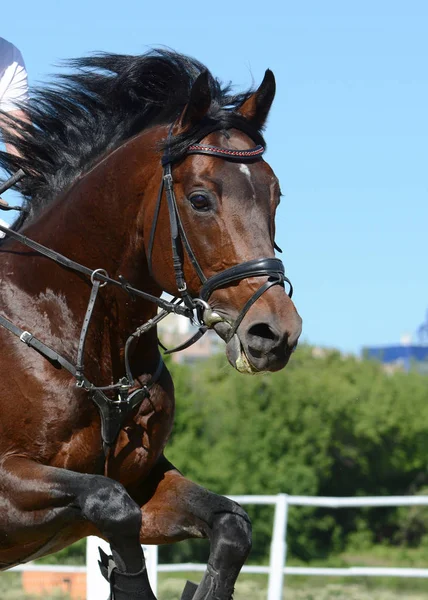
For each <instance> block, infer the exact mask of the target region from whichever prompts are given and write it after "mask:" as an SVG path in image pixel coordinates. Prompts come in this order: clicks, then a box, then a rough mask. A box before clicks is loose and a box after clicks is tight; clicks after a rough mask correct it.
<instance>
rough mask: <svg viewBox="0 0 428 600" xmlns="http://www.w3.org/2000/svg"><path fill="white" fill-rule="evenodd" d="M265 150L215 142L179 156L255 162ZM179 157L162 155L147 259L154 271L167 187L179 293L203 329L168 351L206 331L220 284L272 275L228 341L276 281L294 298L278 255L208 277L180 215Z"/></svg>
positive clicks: (194, 146) (235, 323) (233, 325)
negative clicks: (186, 265)
mask: <svg viewBox="0 0 428 600" xmlns="http://www.w3.org/2000/svg"><path fill="white" fill-rule="evenodd" d="M170 143H171V129H170V132H169V135H168V144H167V146H168V145H169V144H170ZM264 150H265V149H264V147H263V146H261V145H258V146H255V147H254V148H250V149H247V150H234V149H229V148H222V147H218V146H212V145H203V144H192V145H190V146H189V147H188V148H187V151H186V152H185V155H184V156H181V157H180V159H181V158H184V157H185V156H188V155H192V154H202V155H206V156H215V157H218V158H222V159H224V160H229V161H232V162H238V163H249V162H253V161H254V160H258V159H259V158H260V157H261V156H262V154H263V153H264ZM176 161H177V159H176V160H173V159H172V158H171V157H170V155H169V153H168V151H167V152H165V154H164V155H163V157H162V166H163V176H162V181H161V185H160V187H159V192H158V197H157V202H156V207H155V212H154V218H153V222H152V227H151V231H150V238H149V245H148V252H147V261H148V265H149V270H150V272H151V273H152V254H153V246H154V241H155V233H156V227H157V222H158V218H159V211H160V206H161V202H162V197H163V191H164V189H165V196H166V201H167V206H168V214H169V222H170V230H171V244H172V259H173V267H174V274H175V281H176V286H177V290H178V294H179V297H180V298H181V300H182V301H183V302H184V304H185V305H186V306H187V307H188V308H189V309H191V310H196V314H197V315H198V319H199V325H200V329H199V333H198V334H196V336H194V337H192V338H191V339H190V340H189V341H188V342H186V343H185V344H182V345H181V346H179V347H178V348H176V349H174V350H172V351H169V352H174V351H177V350H183V349H184V348H187V347H188V346H190V345H191V344H193V343H194V342H195V341H196V339H199V338H200V337H201V335H202V334H203V333H205V331H206V330H207V328H208V327H207V322H211V321H212V319H213V313H212V309H211V307H210V305H209V303H208V301H209V299H210V297H211V294H212V293H213V292H214V291H215V290H217V289H219V288H223V287H225V286H227V285H229V284H231V283H234V282H236V281H241V280H242V279H247V278H249V277H261V276H268V278H269V279H268V281H266V282H265V283H264V284H263V285H261V286H260V288H259V289H258V290H257V291H256V292H255V293H254V294H253V295H252V296H251V298H250V299H249V300H248V301H247V302H246V303H245V305H244V307H243V308H242V309H241V312H240V313H239V315H238V316H237V318H236V319H235V320H234V321H233V322H232V323H231V324H230V325H231V327H230V330H229V332H228V334H227V337H226V340H225V341H226V342H228V341H230V340H231V339H232V337H233V336H234V335H235V333H236V331H237V329H238V327H239V325H240V324H241V322H242V320H243V319H244V317H245V315H246V314H247V312H248V311H249V309H250V308H251V307H252V306H253V304H254V303H255V302H256V301H257V300H258V299H259V298H260V296H261V295H262V294H264V293H265V292H266V291H267V290H268V289H270V288H271V287H273V286H275V285H281V286H282V287H284V283H285V282H287V283H288V285H289V291H288V296H289V297H290V298H291V297H292V295H293V286H292V284H291V281H290V280H289V279H288V278H287V277H286V276H285V271H284V265H283V263H282V261H281V260H280V259H279V258H271V257H269V258H256V259H253V260H250V261H247V262H244V263H240V264H238V265H234V266H232V267H229V268H228V269H225V270H224V271H221V272H220V273H216V274H215V275H212V276H211V277H208V278H207V277H206V276H205V274H204V272H203V269H202V268H201V266H200V264H199V261H198V260H197V258H196V256H195V253H194V252H193V250H192V247H191V245H190V242H189V240H188V237H187V235H186V231H185V229H184V227H183V223H182V221H181V218H180V213H179V210H178V205H177V199H176V196H175V192H174V180H173V176H172V166H173V164H174V162H176ZM275 247H276V249H277V250H279V251H280V249H279V248H278V246H276V244H275ZM183 248H184V249H185V251H186V253H187V256H188V258H189V260H190V263H191V264H192V266H193V268H194V270H195V272H196V273H197V275H198V277H199V280H200V282H201V284H202V287H201V289H200V291H199V297H198V298H193V297H192V296H191V295H190V294H189V292H188V289H187V284H186V280H185V276H184V269H183V260H182V256H183V252H182V250H183ZM215 318H216V320H217V322H218V321H219V320H224V319H221V318H220V317H219V316H218V315H216V316H215Z"/></svg>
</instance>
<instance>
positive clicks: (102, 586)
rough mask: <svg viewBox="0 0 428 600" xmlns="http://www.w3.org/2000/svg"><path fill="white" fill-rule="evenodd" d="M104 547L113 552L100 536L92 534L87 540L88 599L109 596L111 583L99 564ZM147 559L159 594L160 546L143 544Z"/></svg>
mask: <svg viewBox="0 0 428 600" xmlns="http://www.w3.org/2000/svg"><path fill="white" fill-rule="evenodd" d="M98 547H100V548H102V550H104V552H105V553H106V554H108V555H110V554H111V550H110V545H109V544H108V543H107V542H105V541H104V540H102V539H101V538H99V537H95V536H91V537H89V538H88V539H87V542H86V569H87V570H86V600H100V598H108V596H109V593H110V585H109V583H108V582H107V581H106V580H105V579H104V577H103V576H102V575H101V571H100V568H99V565H98V560H99V551H98ZM142 549H143V552H144V557H145V559H146V567H147V575H148V577H149V581H150V585H151V588H152V590H153V593H154V595H155V596H156V595H157V587H158V585H157V584H158V581H157V569H158V547H157V546H142Z"/></svg>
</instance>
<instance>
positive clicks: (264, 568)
mask: <svg viewBox="0 0 428 600" xmlns="http://www.w3.org/2000/svg"><path fill="white" fill-rule="evenodd" d="M229 498H231V499H232V500H235V501H236V502H239V503H240V504H264V505H272V506H274V507H275V513H274V521H273V530H272V542H271V547H270V559H269V565H249V566H244V568H243V569H242V572H243V573H254V574H263V575H268V593H267V600H282V598H283V589H284V576H287V575H317V576H320V575H322V576H340V577H360V576H365V577H409V578H428V569H413V568H384V567H348V568H333V567H332V568H322V567H291V566H287V565H286V559H287V544H286V536H287V522H288V508H289V506H315V507H328V508H333V509H340V508H358V507H363V506H370V507H374V506H380V507H387V506H428V496H382V497H381V496H379V497H378V496H365V497H359V498H355V497H351V498H341V497H327V496H324V497H322V496H319V497H311V496H289V495H287V494H278V495H276V496H266V495H260V496H229ZM98 546H101V547H103V549H105V551H107V552H109V547H108V545H107V544H106V543H105V542H103V541H102V540H100V539H99V538H89V539H88V544H87V567H59V566H55V567H52V566H49V565H41V566H36V565H32V564H29V565H21V566H19V567H15V569H14V570H16V571H26V570H28V571H30V570H31V571H60V570H62V571H63V572H73V571H74V572H76V571H81V570H85V569H86V570H87V600H98V599H99V598H100V597H101V596H100V594H101V595H102V594H104V593H105V595H106V596H107V595H108V592H109V590H108V586H107V583H106V582H105V581H104V579H103V578H102V577H101V574H100V572H99V569H98V564H97V560H98ZM144 552H145V556H146V562H147V570H148V574H149V579H150V582H151V585H152V588H153V591H154V593H155V594H156V593H157V574H158V573H165V572H167V573H174V572H175V573H176V572H191V571H193V572H195V571H196V572H200V571H205V568H206V566H205V565H203V564H198V563H184V564H159V563H158V552H157V546H145V547H144Z"/></svg>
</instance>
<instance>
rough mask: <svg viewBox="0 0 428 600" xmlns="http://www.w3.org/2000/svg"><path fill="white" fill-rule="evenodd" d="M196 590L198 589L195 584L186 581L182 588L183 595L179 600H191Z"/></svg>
mask: <svg viewBox="0 0 428 600" xmlns="http://www.w3.org/2000/svg"><path fill="white" fill-rule="evenodd" d="M197 589H198V586H197V585H196V583H192V582H191V581H187V582H186V585H185V586H184V590H183V593H182V595H181V600H192V598H193V596H194V595H195V593H196V590H197Z"/></svg>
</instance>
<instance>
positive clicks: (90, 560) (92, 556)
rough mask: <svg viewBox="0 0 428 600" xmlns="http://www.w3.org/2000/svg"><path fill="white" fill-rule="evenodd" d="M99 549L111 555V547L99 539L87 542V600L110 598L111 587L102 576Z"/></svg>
mask: <svg viewBox="0 0 428 600" xmlns="http://www.w3.org/2000/svg"><path fill="white" fill-rule="evenodd" d="M98 547H100V548H102V549H103V550H104V552H105V553H106V554H108V555H109V554H111V550H110V546H109V544H108V543H107V542H105V541H104V540H102V539H101V538H99V537H96V536H91V537H88V539H87V540H86V600H100V598H108V597H109V594H110V585H109V583H108V581H106V580H105V579H104V577H103V576H102V575H101V571H100V567H99V566H98V560H99V558H100V553H99V552H98Z"/></svg>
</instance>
